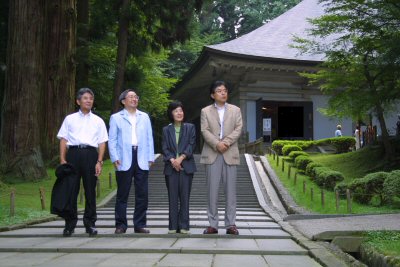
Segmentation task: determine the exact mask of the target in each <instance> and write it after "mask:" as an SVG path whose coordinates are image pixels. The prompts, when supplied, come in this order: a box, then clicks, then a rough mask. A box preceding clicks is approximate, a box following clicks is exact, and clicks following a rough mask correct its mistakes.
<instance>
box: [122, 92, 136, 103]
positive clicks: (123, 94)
mask: <svg viewBox="0 0 400 267" xmlns="http://www.w3.org/2000/svg"><path fill="white" fill-rule="evenodd" d="M129 92H134V93H135V94H136V92H135V90H133V89H126V90H125V91H123V92H122V93H121V94H120V95H119V98H118V100H119V103H120V104H121V105H122V100H124V99H125V98H126V95H127V94H128V93H129Z"/></svg>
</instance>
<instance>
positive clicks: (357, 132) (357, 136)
mask: <svg viewBox="0 0 400 267" xmlns="http://www.w3.org/2000/svg"><path fill="white" fill-rule="evenodd" d="M354 137H355V139H356V150H359V149H360V148H361V132H360V126H359V125H357V126H356V130H355V131H354Z"/></svg>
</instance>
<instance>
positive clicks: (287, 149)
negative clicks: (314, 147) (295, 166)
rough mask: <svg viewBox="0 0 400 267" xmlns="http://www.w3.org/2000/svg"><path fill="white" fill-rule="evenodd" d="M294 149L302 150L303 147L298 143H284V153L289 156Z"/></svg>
mask: <svg viewBox="0 0 400 267" xmlns="http://www.w3.org/2000/svg"><path fill="white" fill-rule="evenodd" d="M292 151H302V149H301V147H299V146H296V145H284V146H283V147H282V155H284V156H287V155H289V153H290V152H292Z"/></svg>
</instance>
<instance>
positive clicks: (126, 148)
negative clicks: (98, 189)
mask: <svg viewBox="0 0 400 267" xmlns="http://www.w3.org/2000/svg"><path fill="white" fill-rule="evenodd" d="M119 102H120V103H121V104H122V105H123V106H124V109H122V110H121V111H119V112H117V113H115V114H113V115H112V116H111V118H110V132H109V135H110V140H109V143H108V150H109V152H110V158H111V162H112V163H114V167H115V176H116V178H117V198H116V203H115V227H116V228H115V233H116V234H123V233H125V232H126V230H127V228H128V222H127V218H126V209H127V207H128V196H129V191H130V189H131V185H132V178H133V180H134V185H135V211H134V214H133V225H134V231H135V233H141V234H148V233H150V231H149V230H148V229H146V228H145V227H146V213H147V208H148V202H149V200H148V187H149V185H148V176H149V169H150V166H151V164H152V163H153V162H154V144H153V132H152V128H151V122H150V118H149V116H148V115H147V114H146V113H144V112H142V111H140V110H138V109H137V107H138V104H139V96H138V95H137V94H136V92H135V91H134V90H133V89H128V90H125V91H123V92H122V93H121V95H120V96H119Z"/></svg>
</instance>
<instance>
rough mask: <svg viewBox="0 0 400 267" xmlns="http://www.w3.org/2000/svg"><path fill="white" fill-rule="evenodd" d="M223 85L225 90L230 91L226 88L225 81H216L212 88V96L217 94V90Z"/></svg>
mask: <svg viewBox="0 0 400 267" xmlns="http://www.w3.org/2000/svg"><path fill="white" fill-rule="evenodd" d="M221 85H223V86H225V88H226V89H227V90H228V87H227V86H226V84H225V82H224V81H215V82H213V83H212V84H211V86H210V95H212V94H214V93H215V89H217V88H218V87H220V86H221Z"/></svg>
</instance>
